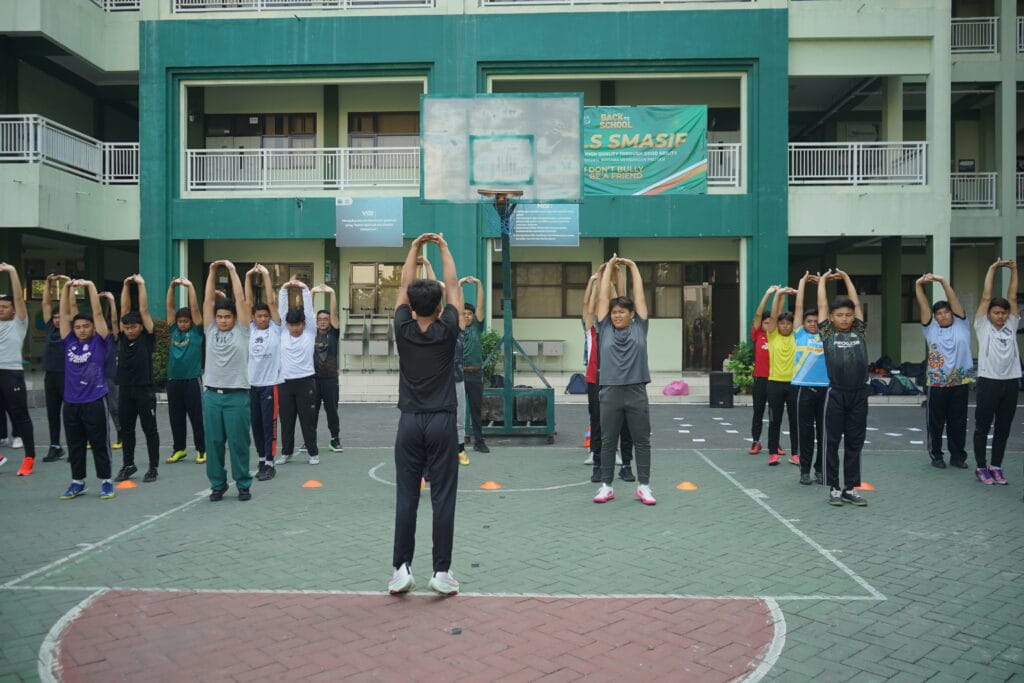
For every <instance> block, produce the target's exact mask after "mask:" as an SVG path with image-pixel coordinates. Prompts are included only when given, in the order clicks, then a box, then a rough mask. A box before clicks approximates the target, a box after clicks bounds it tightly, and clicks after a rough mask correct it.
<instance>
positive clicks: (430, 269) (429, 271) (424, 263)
mask: <svg viewBox="0 0 1024 683" xmlns="http://www.w3.org/2000/svg"><path fill="white" fill-rule="evenodd" d="M416 264H417V265H419V266H421V268H422V270H423V277H424V278H426V279H427V280H436V279H437V275H436V274H434V266H432V265H431V264H430V259H428V258H427V257H426V256H423V255H422V254H421V255H419V256H417V257H416Z"/></svg>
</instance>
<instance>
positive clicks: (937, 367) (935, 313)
mask: <svg viewBox="0 0 1024 683" xmlns="http://www.w3.org/2000/svg"><path fill="white" fill-rule="evenodd" d="M928 282H937V283H938V284H940V285H942V289H943V291H944V292H945V294H946V298H945V300H943V301H936V302H935V304H933V305H931V306H929V305H928V297H927V296H925V293H924V286H925V284H926V283H928ZM914 293H915V295H916V296H917V306H918V308H919V309H920V311H921V325H922V332H924V339H925V343H926V344H927V345H928V367H927V368H926V369H925V373H926V374H925V381H926V383H927V386H928V400H927V401H926V404H927V406H928V411H927V415H928V418H927V421H928V424H927V425H926V428H927V429H926V433H927V434H928V442H927V443H928V448H927V449H928V455H929V456H930V458H931V461H932V466H933V467H937V468H939V469H945V468H946V461H945V460H944V459H943V456H942V431H943V429H945V431H946V441H947V444H948V446H949V464H950V465H952V466H953V467H959V468H961V469H967V449H966V448H965V445H966V443H967V399H968V396H969V393H970V383H971V382H972V381H974V360H973V359H972V358H971V326H970V323H968V322H967V313H966V311H964V307H963V305H962V304H961V303H960V300H959V299H958V298H957V296H956V292H954V291H953V288H952V287H951V286H950V284H949V283H948V282H946V279H945V278H943V277H942V276H941V275H934V274H932V273H926V274H924V275H922V276H921V277H919V278H918V279H917V282H916V283H915V284H914ZM1014 345H1016V342H1014Z"/></svg>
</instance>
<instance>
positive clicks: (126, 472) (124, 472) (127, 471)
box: [115, 465, 139, 481]
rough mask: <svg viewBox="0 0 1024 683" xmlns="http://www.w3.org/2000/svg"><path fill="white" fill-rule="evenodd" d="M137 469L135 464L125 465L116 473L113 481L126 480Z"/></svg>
mask: <svg viewBox="0 0 1024 683" xmlns="http://www.w3.org/2000/svg"><path fill="white" fill-rule="evenodd" d="M138 471H139V468H138V467H136V466H135V465H125V466H124V467H122V468H121V471H120V472H118V473H117V477H115V481H127V480H129V479H131V478H132V475H133V474H135V473H136V472H138Z"/></svg>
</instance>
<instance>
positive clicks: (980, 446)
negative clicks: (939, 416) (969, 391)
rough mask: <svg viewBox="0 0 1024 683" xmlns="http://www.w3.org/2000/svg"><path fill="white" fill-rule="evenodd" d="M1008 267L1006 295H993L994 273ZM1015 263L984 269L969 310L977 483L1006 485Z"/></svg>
mask: <svg viewBox="0 0 1024 683" xmlns="http://www.w3.org/2000/svg"><path fill="white" fill-rule="evenodd" d="M1000 268H1007V269H1009V271H1010V284H1009V287H1007V290H1006V298H1005V299H1004V298H1002V297H993V296H992V286H993V283H994V281H995V276H996V271H997V270H999V269H1000ZM1019 322H1020V316H1019V314H1018V312H1017V262H1016V261H1013V260H1000V261H996V262H995V263H993V264H992V265H991V266H989V267H988V272H987V273H986V274H985V289H984V291H983V292H982V295H981V301H980V302H979V303H978V310H977V312H976V313H975V314H974V331H975V332H976V333H977V335H978V396H977V407H976V408H975V409H974V460H975V462H976V463H977V466H978V467H977V469H975V470H974V475H975V476H976V477H977V478H978V481H980V482H981V483H982V484H1006V483H1007V481H1006V477H1005V476H1004V475H1003V455H1004V454H1005V452H1006V440H1007V438H1009V436H1010V428H1011V427H1012V426H1013V416H1014V414H1015V413H1016V412H1017V396H1018V393H1019V392H1020V382H1021V367H1020V352H1019V351H1018V350H1017V325H1018V323H1019ZM993 419H994V420H995V426H994V430H993V437H992V464H991V465H989V466H987V467H986V466H985V460H986V458H985V447H986V442H987V441H988V430H989V427H991V426H992V422H993Z"/></svg>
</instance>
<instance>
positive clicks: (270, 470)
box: [263, 463, 277, 481]
mask: <svg viewBox="0 0 1024 683" xmlns="http://www.w3.org/2000/svg"><path fill="white" fill-rule="evenodd" d="M265 476H266V477H267V478H266V479H264V480H263V481H270V480H271V479H273V478H274V477H276V476H277V468H276V467H274V463H267V472H266V475H265Z"/></svg>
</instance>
